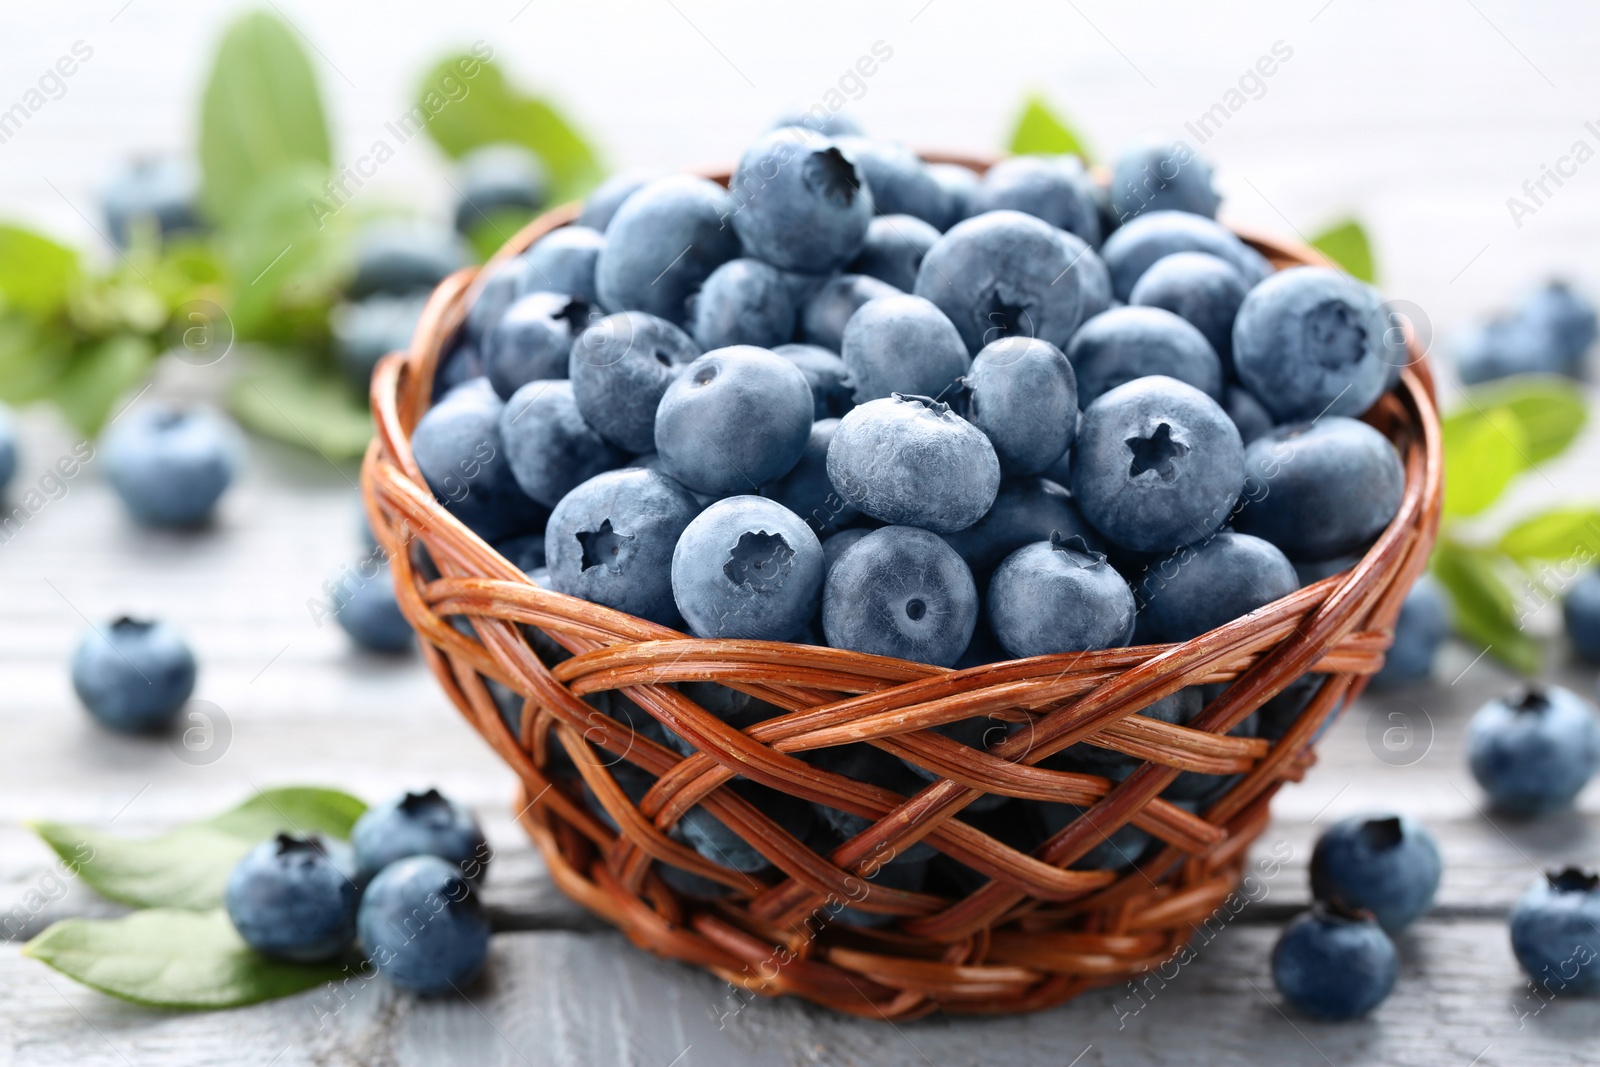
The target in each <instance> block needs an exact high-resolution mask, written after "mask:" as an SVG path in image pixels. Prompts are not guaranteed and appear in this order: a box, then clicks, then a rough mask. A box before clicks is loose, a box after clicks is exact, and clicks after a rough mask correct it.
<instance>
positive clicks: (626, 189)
mask: <svg viewBox="0 0 1600 1067" xmlns="http://www.w3.org/2000/svg"><path fill="white" fill-rule="evenodd" d="M662 177H665V174H664V172H662V171H660V170H657V169H656V168H654V167H632V168H630V169H628V170H622V171H618V172H617V173H615V174H613V175H612V176H611V177H609V178H607V179H606V180H605V181H603V182H601V183H600V184H599V185H597V186H595V188H594V191H593V192H591V193H590V194H589V197H588V199H586V200H585V201H584V202H583V211H582V213H581V214H579V215H578V222H577V224H578V225H579V226H587V227H589V228H590V229H591V230H599V231H600V232H601V233H605V232H606V230H607V228H608V227H610V225H611V220H612V219H613V218H615V217H616V214H617V209H618V208H620V207H621V206H622V204H623V202H624V201H625V200H627V199H628V198H629V197H630V196H632V195H633V194H634V193H636V192H638V191H639V190H640V189H643V188H644V187H645V186H647V185H649V184H650V183H651V182H653V181H655V180H656V179H657V178H662Z"/></svg>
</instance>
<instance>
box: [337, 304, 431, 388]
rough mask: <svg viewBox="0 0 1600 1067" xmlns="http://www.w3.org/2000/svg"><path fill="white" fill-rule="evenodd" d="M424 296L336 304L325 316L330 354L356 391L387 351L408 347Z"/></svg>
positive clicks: (362, 385)
mask: <svg viewBox="0 0 1600 1067" xmlns="http://www.w3.org/2000/svg"><path fill="white" fill-rule="evenodd" d="M426 303H427V297H425V296H423V295H421V294H417V293H413V294H412V295H410V296H386V295H384V294H381V293H380V294H378V295H375V296H369V297H367V298H366V299H365V300H362V301H360V302H359V303H354V304H339V305H338V306H337V307H335V308H334V309H333V311H332V312H331V313H330V314H329V315H328V329H329V330H330V332H332V334H333V349H334V353H335V354H336V355H337V356H338V357H339V367H340V369H341V370H343V371H344V375H345V377H346V378H348V379H349V380H350V382H351V383H352V384H353V385H355V386H356V387H358V388H360V389H363V390H364V389H366V387H367V383H368V382H370V381H371V380H372V369H373V368H374V367H376V366H377V365H378V360H380V359H382V358H383V357H384V356H387V355H388V354H389V353H390V352H403V351H405V350H406V349H407V348H409V347H411V335H412V334H413V333H414V332H416V328H417V320H418V319H420V318H421V317H422V307H423V305H424V304H426Z"/></svg>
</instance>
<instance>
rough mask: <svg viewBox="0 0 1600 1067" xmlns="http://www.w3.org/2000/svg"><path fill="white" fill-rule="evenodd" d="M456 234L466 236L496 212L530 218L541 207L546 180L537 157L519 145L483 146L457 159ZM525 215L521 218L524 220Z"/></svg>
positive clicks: (546, 187)
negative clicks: (523, 213)
mask: <svg viewBox="0 0 1600 1067" xmlns="http://www.w3.org/2000/svg"><path fill="white" fill-rule="evenodd" d="M456 180H457V183H458V185H459V193H460V196H459V199H457V201H456V217H455V224H456V231H457V232H459V233H463V234H467V233H471V232H472V231H473V230H475V229H477V228H478V227H479V226H482V225H486V224H489V223H490V222H492V221H494V216H495V215H496V214H497V213H504V212H508V211H521V212H525V213H526V216H531V215H533V214H534V213H535V212H537V211H538V210H539V209H540V208H542V207H544V205H545V198H546V197H547V196H548V195H549V187H550V179H549V176H548V175H547V174H546V173H545V169H544V164H543V163H541V162H540V161H539V157H538V156H536V155H534V154H533V153H532V152H530V151H529V150H528V149H526V148H524V147H523V146H522V145H519V144H508V143H501V144H487V145H484V146H482V147H481V148H475V149H473V150H472V151H471V152H468V153H467V154H466V155H464V156H462V157H461V164H460V173H459V174H458V176H457V179H456ZM526 216H525V217H526Z"/></svg>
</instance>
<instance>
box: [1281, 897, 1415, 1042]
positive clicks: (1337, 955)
mask: <svg viewBox="0 0 1600 1067" xmlns="http://www.w3.org/2000/svg"><path fill="white" fill-rule="evenodd" d="M1399 973H1400V957H1399V953H1397V952H1396V951H1395V947H1394V942H1393V941H1391V940H1389V935H1388V934H1386V933H1384V932H1383V927H1381V926H1379V925H1378V923H1377V921H1376V920H1374V919H1373V918H1372V917H1371V915H1370V913H1361V914H1356V913H1351V912H1346V911H1336V910H1334V909H1331V908H1326V907H1324V906H1323V905H1321V904H1317V905H1313V907H1312V909H1311V910H1310V911H1308V912H1304V913H1302V914H1301V915H1299V916H1298V917H1296V918H1295V920H1294V921H1293V922H1291V923H1290V924H1289V925H1288V927H1286V928H1285V929H1284V931H1283V934H1282V936H1280V937H1279V938H1278V943H1277V945H1275V946H1274V947H1273V949H1272V980H1273V981H1274V982H1275V983H1277V986H1278V992H1280V993H1282V994H1283V996H1284V999H1286V1000H1288V1001H1289V1003H1291V1004H1293V1005H1294V1006H1295V1007H1296V1008H1298V1009H1299V1010H1300V1011H1301V1012H1303V1013H1305V1014H1306V1015H1309V1016H1311V1017H1312V1018H1314V1019H1325V1020H1328V1021H1330V1022H1333V1021H1339V1020H1343V1019H1355V1018H1358V1017H1360V1016H1362V1015H1365V1014H1366V1013H1367V1012H1369V1011H1371V1010H1372V1009H1373V1008H1375V1007H1377V1006H1378V1005H1379V1004H1381V1003H1383V1000H1384V998H1386V997H1387V996H1388V995H1389V993H1390V991H1391V990H1393V989H1394V982H1395V978H1396V977H1397V976H1398V975H1399Z"/></svg>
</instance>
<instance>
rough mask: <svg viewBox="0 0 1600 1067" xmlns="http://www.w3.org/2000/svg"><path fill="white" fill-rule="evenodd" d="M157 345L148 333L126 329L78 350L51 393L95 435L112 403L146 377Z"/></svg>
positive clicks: (75, 422)
mask: <svg viewBox="0 0 1600 1067" xmlns="http://www.w3.org/2000/svg"><path fill="white" fill-rule="evenodd" d="M157 355H158V353H157V351H156V346H155V345H154V344H153V343H152V342H151V340H150V339H149V338H148V337H141V336H139V335H138V334H132V333H125V334H118V335H116V336H114V337H108V338H106V339H105V340H104V341H101V342H100V343H99V344H97V345H94V346H93V347H92V348H89V349H88V350H86V351H83V352H80V353H78V354H77V355H76V356H74V357H73V359H72V362H71V363H70V364H69V365H68V366H67V369H66V372H65V373H64V374H62V375H61V377H60V378H58V379H57V380H56V382H55V384H54V385H53V386H52V387H51V389H50V397H51V399H53V400H54V401H55V402H56V406H57V407H59V408H60V409H61V413H62V414H63V415H65V416H66V417H67V421H69V422H71V423H72V425H74V426H76V427H77V428H78V429H79V430H80V431H82V432H83V433H85V434H87V435H89V436H91V437H92V436H94V435H95V434H97V433H99V432H100V427H102V426H103V425H105V421H106V419H107V418H108V417H109V416H110V414H111V409H112V407H113V406H114V405H115V404H116V402H117V400H118V398H120V397H121V396H122V395H123V394H124V393H126V392H127V391H128V390H129V389H131V388H133V387H134V386H135V385H137V384H138V383H139V381H140V380H141V379H143V378H144V376H145V374H146V372H148V371H149V369H150V365H151V364H152V363H154V362H155V360H156V356H157Z"/></svg>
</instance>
